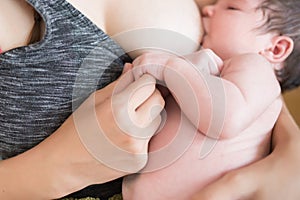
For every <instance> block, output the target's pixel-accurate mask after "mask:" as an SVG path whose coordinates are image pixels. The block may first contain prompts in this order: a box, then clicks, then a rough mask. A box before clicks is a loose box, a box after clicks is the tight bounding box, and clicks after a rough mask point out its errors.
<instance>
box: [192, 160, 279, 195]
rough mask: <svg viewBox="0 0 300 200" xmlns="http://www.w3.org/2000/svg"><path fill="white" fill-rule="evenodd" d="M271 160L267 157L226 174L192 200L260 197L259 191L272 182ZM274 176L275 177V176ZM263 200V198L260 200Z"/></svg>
mask: <svg viewBox="0 0 300 200" xmlns="http://www.w3.org/2000/svg"><path fill="white" fill-rule="evenodd" d="M272 163H273V161H272V158H270V157H267V158H266V159H264V160H261V161H259V162H257V163H255V164H252V165H250V166H247V167H243V168H241V169H237V170H234V171H232V172H229V173H227V174H226V175H224V176H223V177H222V178H220V179H219V180H217V181H216V182H213V183H211V184H210V185H208V186H206V187H205V188H204V189H203V190H201V191H200V192H199V193H198V194H196V195H195V196H194V197H193V200H246V199H256V200H258V198H257V195H258V196H260V197H262V196H263V194H260V193H259V192H260V189H261V188H263V187H269V186H266V183H269V180H273V179H272V178H270V177H269V175H271V176H273V174H271V173H270V169H272ZM275 176H276V175H275ZM260 199H263V198H260Z"/></svg>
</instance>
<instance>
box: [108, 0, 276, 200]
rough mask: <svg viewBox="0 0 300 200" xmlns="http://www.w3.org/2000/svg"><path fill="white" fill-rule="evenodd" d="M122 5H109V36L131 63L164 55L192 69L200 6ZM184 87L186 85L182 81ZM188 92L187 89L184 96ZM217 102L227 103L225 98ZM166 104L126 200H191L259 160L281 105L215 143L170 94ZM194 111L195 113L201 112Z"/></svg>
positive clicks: (173, 1) (127, 182)
mask: <svg viewBox="0 0 300 200" xmlns="http://www.w3.org/2000/svg"><path fill="white" fill-rule="evenodd" d="M124 3H126V2H123V1H119V2H118V3H117V4H116V3H111V6H112V8H111V10H114V12H113V13H112V16H111V17H112V18H111V19H110V24H113V25H111V26H110V27H111V28H110V29H108V31H109V35H112V38H113V39H114V40H115V41H116V42H117V43H119V44H120V45H121V46H122V47H123V48H124V49H125V51H126V52H128V54H129V55H130V56H131V57H132V58H136V57H137V56H139V55H141V54H143V53H144V52H155V51H162V52H167V53H169V54H172V55H176V56H179V57H180V56H184V57H185V59H186V60H187V61H190V62H191V67H193V65H192V64H193V63H194V61H193V58H194V57H193V56H189V55H188V54H191V53H192V52H194V51H196V50H198V49H199V44H200V41H201V38H202V33H203V29H202V26H201V17H200V12H199V7H198V5H197V4H196V3H195V2H194V1H192V0H188V1H182V0H165V1H158V0H154V1H146V0H142V1H141V0H139V1H138V0H136V1H135V2H134V3H132V7H131V8H130V9H123V7H125V6H122V4H124ZM127 3H128V2H127ZM129 19H130V20H129ZM206 58H208V57H205V56H204V57H203V59H206ZM205 62H209V61H204V63H205ZM153 63H155V61H153ZM150 64H151V62H150ZM170 67H172V66H170ZM215 67H218V66H217V65H216V66H215ZM133 70H135V69H133ZM208 71H210V70H208ZM180 85H182V83H181V82H178V86H180ZM188 92H189V90H188V88H186V95H189V94H188ZM174 95H175V96H176V94H174ZM192 100H193V98H191V101H192ZM219 100H223V99H222V95H220V99H219ZM165 101H166V107H165V113H163V114H162V115H163V116H165V117H166V120H165V123H163V124H162V127H161V129H160V130H159V131H158V133H157V134H156V135H155V136H154V137H153V138H152V139H151V142H150V145H149V152H150V153H149V161H148V164H147V165H146V166H145V168H144V169H143V170H142V171H141V173H139V174H136V175H130V176H127V177H125V179H124V182H123V198H124V199H125V200H134V199H143V200H145V199H149V200H157V199H162V200H165V199H177V200H178V199H189V198H190V197H191V195H193V194H194V193H195V192H197V191H199V190H200V189H201V188H202V187H203V186H205V185H206V184H208V183H210V182H212V181H213V180H215V179H217V178H219V177H220V176H221V175H222V174H224V173H225V172H228V171H229V170H232V169H235V168H238V167H241V166H245V165H247V164H249V163H251V162H254V161H257V160H258V159H261V158H262V157H264V156H265V155H266V154H267V153H268V152H269V149H270V132H271V129H272V127H273V125H274V123H275V121H276V118H277V114H278V113H279V111H280V103H278V104H276V105H274V106H272V108H270V109H268V110H267V111H266V112H265V113H264V114H263V115H261V116H260V117H259V118H258V119H256V120H255V122H254V123H252V124H251V125H250V126H249V127H247V128H246V129H245V130H244V131H243V132H242V133H239V134H238V135H236V136H235V137H232V138H230V139H220V140H216V139H212V138H211V137H208V136H206V135H205V134H203V133H201V132H200V131H199V130H198V128H197V127H195V124H194V123H193V122H192V121H191V120H190V119H188V118H187V117H186V115H185V114H183V113H184V112H185V110H183V112H182V111H181V109H180V107H179V105H178V99H176V98H174V97H173V96H172V95H168V96H166V98H165ZM191 109H194V110H196V111H197V108H191ZM215 114H216V115H215V116H214V118H213V119H212V120H214V123H215V124H217V125H216V127H213V128H214V129H216V130H215V131H216V132H218V131H219V129H221V128H222V127H221V126H222V123H223V121H222V117H223V115H222V114H223V113H222V112H220V114H219V113H218V112H217V111H216V113H215ZM209 117H211V116H207V117H206V118H209ZM201 119H202V118H201ZM208 122H209V120H208ZM218 123H219V124H218ZM236 123H239V122H238V121H237V122H236ZM207 126H209V124H208V125H207Z"/></svg>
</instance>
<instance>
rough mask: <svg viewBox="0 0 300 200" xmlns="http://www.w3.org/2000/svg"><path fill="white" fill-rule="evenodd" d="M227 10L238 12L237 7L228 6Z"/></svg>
mask: <svg viewBox="0 0 300 200" xmlns="http://www.w3.org/2000/svg"><path fill="white" fill-rule="evenodd" d="M227 10H239V9H238V8H237V7H234V6H228V7H227Z"/></svg>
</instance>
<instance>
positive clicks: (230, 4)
mask: <svg viewBox="0 0 300 200" xmlns="http://www.w3.org/2000/svg"><path fill="white" fill-rule="evenodd" d="M299 11H300V1H299V0H284V1H283V0H244V1H235V0H218V1H217V3H216V4H214V5H212V6H206V7H204V8H203V10H202V14H203V15H202V16H203V24H204V29H205V35H204V38H203V47H204V48H210V49H212V50H213V51H214V52H216V53H217V55H219V56H220V57H221V58H222V59H228V58H230V57H233V56H236V55H240V54H243V53H259V54H261V55H262V56H264V57H265V58H266V59H268V60H269V61H270V62H271V63H272V64H273V66H274V69H275V70H276V71H277V72H278V73H277V74H278V79H279V81H280V82H281V84H282V89H283V90H284V89H288V88H292V87H295V86H298V85H299V84H300V81H299V80H300V68H299V66H300V62H299V60H298V59H299V56H300V55H299V35H300V16H299V15H300V12H299Z"/></svg>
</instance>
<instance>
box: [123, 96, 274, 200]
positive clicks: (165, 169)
mask: <svg viewBox="0 0 300 200" xmlns="http://www.w3.org/2000/svg"><path fill="white" fill-rule="evenodd" d="M166 109H167V112H168V121H167V123H166V124H165V126H164V128H163V129H162V131H161V132H160V133H159V134H158V135H156V136H155V137H154V138H153V139H152V141H151V144H150V151H151V153H150V156H149V158H150V160H149V164H148V165H147V166H146V168H145V170H144V172H145V173H141V174H138V175H131V176H128V177H126V178H125V179H124V183H123V197H124V199H125V200H135V199H143V200H147V199H149V200H160V199H161V200H165V199H176V200H185V199H190V197H191V195H192V194H194V193H195V192H197V191H199V190H200V189H201V188H202V187H203V186H205V185H206V184H208V183H210V182H212V181H213V180H215V179H217V178H218V177H220V176H221V175H222V174H224V173H225V172H227V171H229V170H232V169H235V168H238V167H241V166H244V165H247V164H249V163H251V162H253V161H256V160H258V159H261V158H262V157H264V156H265V155H266V154H267V153H268V151H269V147H270V142H269V141H270V130H271V129H272V126H273V125H272V123H273V122H274V121H275V118H276V117H275V115H274V112H273V113H272V112H268V113H267V114H266V115H264V116H263V117H262V118H261V119H259V120H258V121H259V123H257V124H255V125H253V126H252V127H251V128H250V129H249V130H247V131H245V132H244V133H243V134H241V135H239V136H237V137H235V138H233V139H228V140H221V141H218V142H217V144H216V145H215V146H214V147H213V149H212V151H211V152H210V153H209V154H208V156H207V157H205V158H204V159H200V151H203V150H205V151H208V150H209V148H212V146H209V145H206V146H205V148H208V149H202V148H203V146H202V145H203V143H204V142H205V141H206V142H207V140H206V137H205V136H204V135H203V134H201V133H196V132H195V128H194V127H193V126H192V125H191V124H190V123H188V121H187V120H186V119H183V118H181V117H182V116H181V115H180V110H179V108H178V107H177V105H176V103H175V102H174V100H172V99H171V100H170V99H168V100H167V107H166ZM276 109H277V110H276V112H277V111H279V110H280V108H279V107H278V108H276ZM270 122H272V123H270ZM265 124H270V125H269V126H268V127H266V125H265ZM178 130H180V131H178ZM181 131H183V132H184V136H185V137H184V136H182V134H180V132H181ZM176 132H177V134H176ZM177 138H180V139H179V140H177ZM178 141H181V142H178ZM172 143H176V144H175V148H173V149H172ZM211 144H213V143H211ZM168 145H169V146H168ZM167 146H168V147H167ZM170 146H171V147H170ZM173 146H174V145H173ZM187 147H188V149H187ZM151 154H153V156H152V157H151ZM159 155H161V157H159ZM179 156H181V157H180V158H179V159H177V160H176V158H177V157H179ZM153 159H155V160H153ZM168 162H169V163H168ZM149 171H150V172H149Z"/></svg>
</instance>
